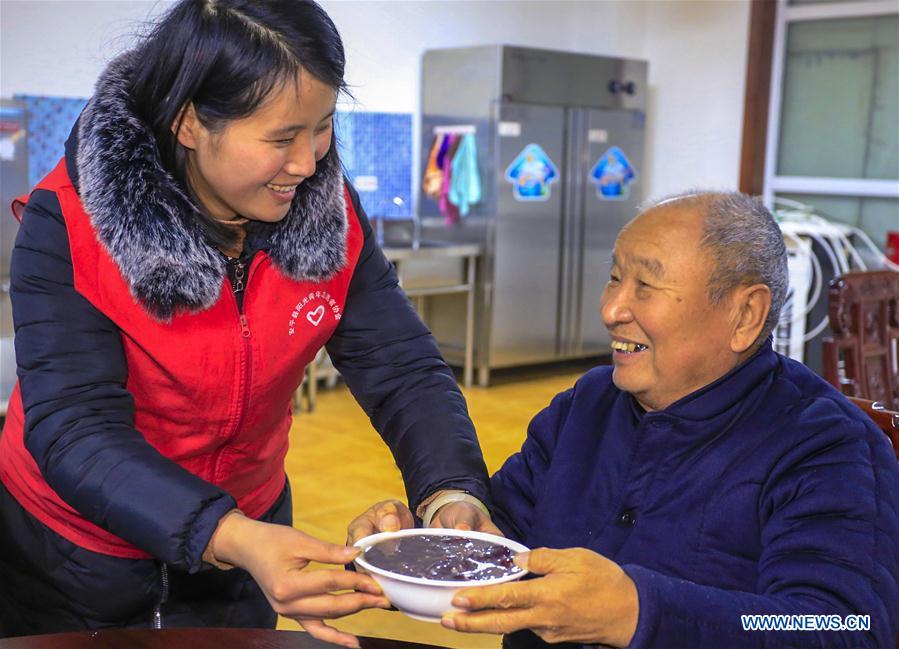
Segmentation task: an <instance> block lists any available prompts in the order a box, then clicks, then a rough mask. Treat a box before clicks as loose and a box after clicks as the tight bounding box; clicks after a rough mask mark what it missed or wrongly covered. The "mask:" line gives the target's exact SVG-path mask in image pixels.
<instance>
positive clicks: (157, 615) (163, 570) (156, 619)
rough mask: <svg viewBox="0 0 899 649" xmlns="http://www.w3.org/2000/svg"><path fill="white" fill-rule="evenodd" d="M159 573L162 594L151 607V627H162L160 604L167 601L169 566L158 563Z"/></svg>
mask: <svg viewBox="0 0 899 649" xmlns="http://www.w3.org/2000/svg"><path fill="white" fill-rule="evenodd" d="M159 574H160V577H161V578H162V594H161V595H160V596H159V603H158V604H157V605H156V606H155V607H154V608H153V628H154V629H161V628H162V605H163V604H165V603H166V602H167V601H169V567H168V566H167V565H166V564H164V563H160V564H159Z"/></svg>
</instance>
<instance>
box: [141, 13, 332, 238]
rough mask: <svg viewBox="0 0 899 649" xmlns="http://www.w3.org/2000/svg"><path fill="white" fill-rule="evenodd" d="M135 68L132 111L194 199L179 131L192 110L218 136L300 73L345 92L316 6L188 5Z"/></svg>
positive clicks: (169, 17)
mask: <svg viewBox="0 0 899 649" xmlns="http://www.w3.org/2000/svg"><path fill="white" fill-rule="evenodd" d="M136 60H137V61H138V62H139V65H141V66H142V68H140V69H138V70H137V72H136V74H135V77H134V80H133V82H132V89H131V96H132V99H133V102H134V105H133V108H134V111H135V113H136V114H137V115H138V116H139V117H140V118H141V119H143V120H144V121H145V123H147V124H148V125H149V126H150V128H151V129H152V131H153V134H154V136H155V138H156V142H157V145H158V147H159V155H160V158H161V161H162V164H163V166H164V167H165V168H166V169H167V170H168V171H169V172H171V173H172V174H173V175H174V176H175V178H176V179H177V180H178V182H179V183H181V185H182V186H183V187H184V188H185V189H186V190H187V191H189V192H190V191H191V190H190V187H189V185H188V183H187V178H186V175H185V174H186V172H185V157H186V155H185V151H184V148H183V147H182V146H181V144H179V142H178V138H177V130H178V128H180V120H181V117H182V116H183V111H184V109H185V108H186V107H187V106H189V105H190V104H193V106H194V109H195V110H196V113H197V118H198V119H199V121H200V123H201V124H203V126H205V127H206V128H208V129H209V130H212V131H215V130H218V129H220V128H222V127H223V126H224V125H225V124H226V123H227V122H228V121H231V120H235V119H240V118H243V117H247V116H248V115H250V114H251V113H252V112H253V111H254V110H256V108H258V107H259V106H260V104H262V102H263V101H264V100H265V99H266V98H267V97H268V95H269V93H270V92H271V91H272V90H273V89H275V88H276V87H277V86H278V85H279V84H281V83H285V82H294V81H295V80H296V77H297V74H298V72H299V71H300V69H301V68H302V69H303V70H305V71H306V72H308V73H309V74H311V75H312V76H314V77H315V78H316V79H318V80H319V81H321V82H322V83H325V84H326V85H328V86H330V87H331V88H333V89H334V90H335V91H337V92H347V88H346V83H345V82H344V80H343V71H344V62H345V61H344V52H343V43H342V42H341V40H340V34H339V33H338V32H337V28H336V27H335V26H334V23H333V22H332V21H331V18H330V17H329V16H328V14H326V13H325V12H324V10H323V9H322V8H321V7H319V6H318V4H316V3H315V2H313V1H312V0H182V1H181V2H179V3H178V4H176V5H175V6H174V7H173V8H172V9H171V10H169V11H168V12H167V13H166V14H165V15H164V16H163V17H162V18H161V20H160V21H159V22H158V23H157V24H156V25H155V26H154V28H153V29H152V31H151V32H150V33H149V34H148V35H147V36H146V37H144V38H143V40H142V42H141V43H140V45H138V47H137V58H136ZM173 124H175V125H176V127H175V129H174V131H175V132H173V129H172V125H173ZM191 193H192V192H191ZM201 218H203V220H204V225H205V226H206V228H207V230H208V231H209V235H210V238H211V239H212V241H213V242H214V243H216V244H218V245H223V244H224V245H227V244H230V243H232V242H233V241H234V232H233V230H232V229H231V228H229V227H227V226H224V225H222V224H221V223H219V222H217V221H215V220H214V219H212V218H211V217H209V216H208V215H205V214H204V215H203V216H202V217H201Z"/></svg>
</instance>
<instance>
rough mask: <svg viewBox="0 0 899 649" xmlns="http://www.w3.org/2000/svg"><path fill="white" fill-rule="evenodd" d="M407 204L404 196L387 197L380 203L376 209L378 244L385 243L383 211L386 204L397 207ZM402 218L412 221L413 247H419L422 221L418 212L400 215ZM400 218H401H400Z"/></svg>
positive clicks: (384, 216)
mask: <svg viewBox="0 0 899 649" xmlns="http://www.w3.org/2000/svg"><path fill="white" fill-rule="evenodd" d="M405 204H406V201H404V200H403V198H402V196H393V197H391V198H385V199H383V200H382V201H381V202H380V203H378V207H377V208H376V209H375V212H376V214H375V216H374V220H375V237H376V239H377V242H378V245H379V246H383V245H384V219H385V218H386V215H385V214H384V212H383V211H382V209H383V208H384V206H386V205H394V206H396V207H403V206H404V205H405ZM399 218H402V219H408V220H410V221H412V247H413V248H418V246H419V242H420V240H421V222H420V221H419V219H418V215H417V214H413V215H412V216H409V217H399ZM398 220H399V219H398Z"/></svg>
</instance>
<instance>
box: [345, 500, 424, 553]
mask: <svg viewBox="0 0 899 649" xmlns="http://www.w3.org/2000/svg"><path fill="white" fill-rule="evenodd" d="M410 527H415V519H414V518H413V517H412V512H411V511H409V508H408V507H406V506H405V505H404V504H403V503H401V502H400V501H399V500H382V501H381V502H379V503H377V504H375V505H372V506H371V507H369V508H368V509H367V510H366V511H364V512H363V513H362V514H360V515H359V516H357V517H356V518H354V519H353V522H351V523H350V525H349V527H348V528H347V539H346V544H347V545H353V543H355V542H356V541H358V540H359V539H361V538H364V537H366V536H370V535H372V534H377V533H378V532H396V531H397V530H404V529H407V528H410Z"/></svg>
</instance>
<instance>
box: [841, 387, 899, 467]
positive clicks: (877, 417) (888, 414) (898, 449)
mask: <svg viewBox="0 0 899 649" xmlns="http://www.w3.org/2000/svg"><path fill="white" fill-rule="evenodd" d="M848 398H849V400H850V401H851V402H852V403H854V404H855V405H857V406H858V407H859V408H861V409H862V410H864V411H865V414H867V415H868V416H869V417H870V418H871V419H873V420H874V423H875V424H877V426H878V427H880V430H882V431H883V432H884V433H886V436H887V437H889V438H890V442H892V444H893V452H894V453H895V454H896V459H897V460H899V412H897V411H895V410H887V409H886V408H885V407H884V405H883V404H882V403H880V402H878V401H871V400H869V399H859V398H857V397H848Z"/></svg>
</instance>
